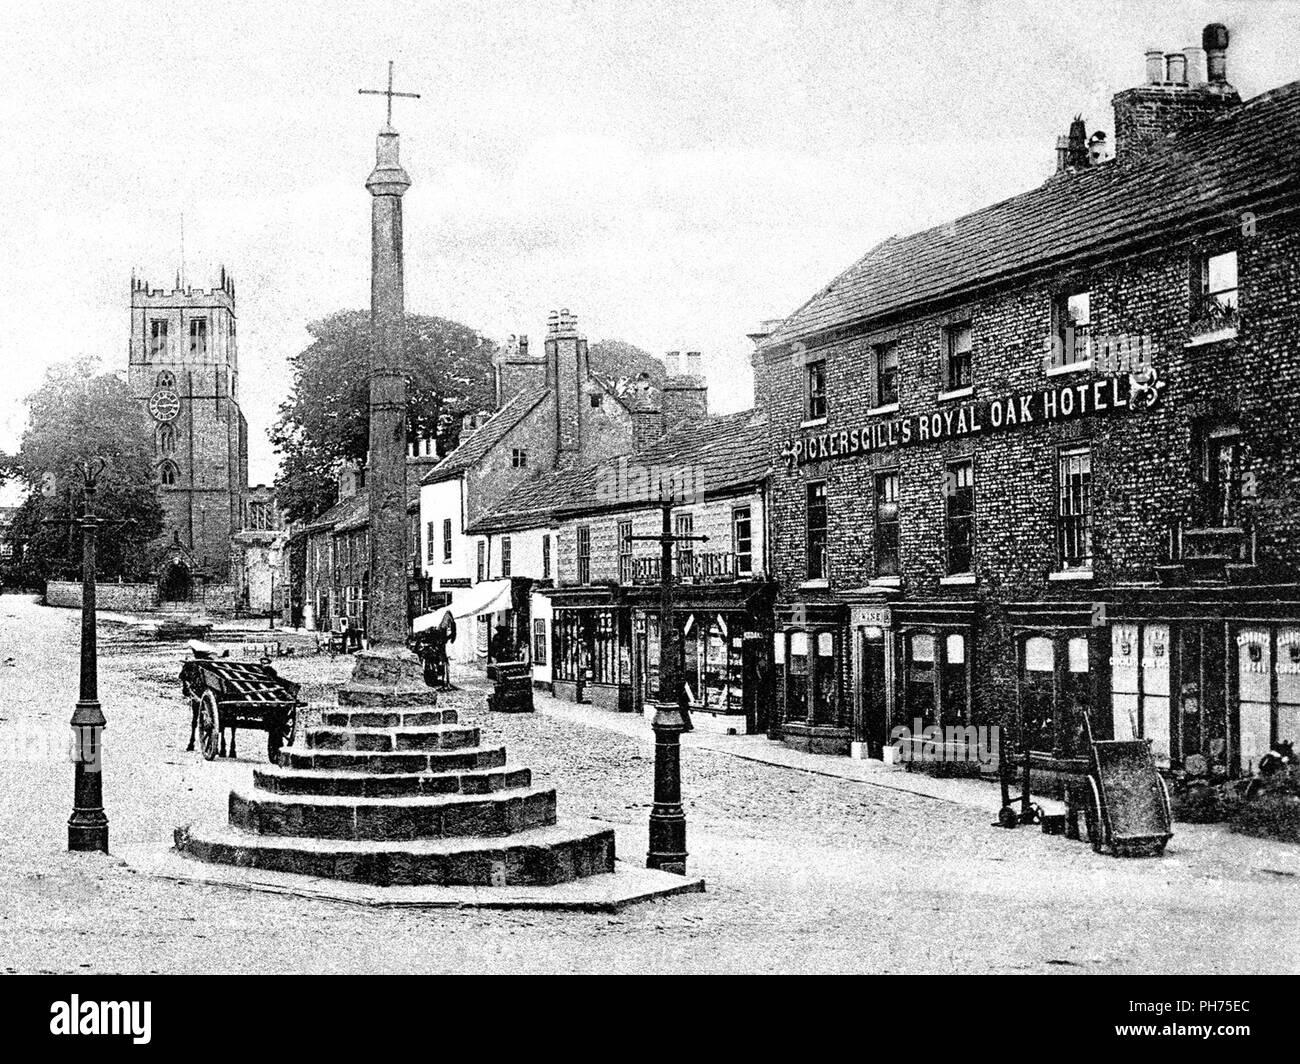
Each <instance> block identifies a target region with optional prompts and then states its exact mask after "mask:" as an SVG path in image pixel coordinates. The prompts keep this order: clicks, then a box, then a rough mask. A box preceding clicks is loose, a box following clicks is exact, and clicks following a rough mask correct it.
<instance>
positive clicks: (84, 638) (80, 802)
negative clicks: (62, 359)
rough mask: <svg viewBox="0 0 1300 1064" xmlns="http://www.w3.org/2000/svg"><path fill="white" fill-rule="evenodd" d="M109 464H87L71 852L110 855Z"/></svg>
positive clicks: (98, 461) (83, 470)
mask: <svg viewBox="0 0 1300 1064" xmlns="http://www.w3.org/2000/svg"><path fill="white" fill-rule="evenodd" d="M106 464H107V463H106V462H105V461H104V459H102V458H95V459H93V460H91V461H88V462H84V463H82V466H81V475H82V484H83V488H84V490H85V506H84V508H83V510H82V516H81V520H80V521H74V522H73V523H74V524H77V525H80V527H81V697H80V698H79V699H78V700H77V708H76V709H75V710H73V713H72V730H73V732H74V734H75V739H76V745H75V747H74V748H73V762H74V767H73V773H74V775H73V799H72V816H70V817H69V818H68V849H69V850H100V851H101V852H103V853H108V816H107V814H105V812H104V776H103V771H102V770H103V752H104V748H103V731H104V728H105V727H106V726H107V724H108V721H106V720H105V719H104V711H103V710H102V709H101V708H100V705H99V674H98V662H97V647H96V632H95V623H96V622H95V549H96V538H97V536H98V532H99V526H100V525H101V524H105V523H106V522H104V521H102V520H101V519H100V518H98V517H96V516H95V488H96V486H97V485H98V482H99V477H100V475H101V474H102V473H103V472H104V467H105V465H106Z"/></svg>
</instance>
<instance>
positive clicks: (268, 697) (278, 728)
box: [180, 651, 304, 762]
mask: <svg viewBox="0 0 1300 1064" xmlns="http://www.w3.org/2000/svg"><path fill="white" fill-rule="evenodd" d="M180 678H181V688H182V690H183V692H184V693H185V695H186V696H187V697H188V698H189V700H190V711H191V719H190V745H189V747H188V749H190V750H193V749H194V735H195V730H196V729H197V731H198V737H199V749H200V750H201V751H202V753H203V757H204V759H205V760H207V761H211V760H212V759H213V758H215V757H217V756H218V755H220V756H221V757H225V756H226V740H225V735H224V734H223V732H224V730H225V729H227V728H229V729H231V732H230V755H229V756H231V757H234V756H235V732H236V731H237V730H238V729H239V728H249V729H252V730H253V731H264V732H266V756H267V757H268V758H269V759H270V760H271V761H272V762H274V761H275V759H276V758H277V757H278V756H279V754H280V749H281V747H283V746H285V745H287V744H289V743H292V742H293V737H294V733H295V731H296V730H297V726H298V707H299V706H301V705H304V703H302V702H299V701H298V688H299V685H298V684H296V683H292V682H291V681H289V680H286V679H284V678H283V677H281V676H279V675H277V673H276V671H275V670H274V669H273V668H271V666H270V665H262V664H257V663H254V662H247V661H231V660H229V659H227V658H212V657H207V656H203V655H202V654H201V653H200V652H199V651H196V652H195V657H194V658H193V659H191V660H190V661H187V662H185V664H184V665H182V666H181V677H180Z"/></svg>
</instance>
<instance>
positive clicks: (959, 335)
mask: <svg viewBox="0 0 1300 1064" xmlns="http://www.w3.org/2000/svg"><path fill="white" fill-rule="evenodd" d="M943 353H944V377H943V381H944V389H945V390H946V391H950V392H952V391H956V390H958V389H959V388H969V387H970V386H971V383H972V381H973V380H974V377H973V375H972V366H971V323H970V322H969V321H960V322H955V323H954V324H952V325H948V326H945V328H944V330H943Z"/></svg>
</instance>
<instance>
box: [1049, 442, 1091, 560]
mask: <svg viewBox="0 0 1300 1064" xmlns="http://www.w3.org/2000/svg"><path fill="white" fill-rule="evenodd" d="M1057 481H1058V483H1057V496H1056V543H1057V551H1058V557H1057V560H1058V562H1059V564H1060V566H1061V568H1062V569H1091V568H1092V453H1091V451H1089V449H1088V448H1087V447H1075V448H1070V449H1068V450H1063V451H1061V453H1060V455H1059V473H1058V478H1057Z"/></svg>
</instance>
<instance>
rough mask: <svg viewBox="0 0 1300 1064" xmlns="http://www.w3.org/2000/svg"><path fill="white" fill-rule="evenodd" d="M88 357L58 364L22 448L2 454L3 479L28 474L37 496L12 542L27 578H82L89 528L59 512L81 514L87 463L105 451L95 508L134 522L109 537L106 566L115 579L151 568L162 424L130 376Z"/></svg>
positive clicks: (38, 398) (103, 554) (101, 567)
mask: <svg viewBox="0 0 1300 1064" xmlns="http://www.w3.org/2000/svg"><path fill="white" fill-rule="evenodd" d="M95 369H96V366H95V363H94V362H93V361H91V360H82V361H79V362H72V363H61V364H59V365H55V366H52V367H50V368H49V369H48V370H47V371H46V374H45V380H44V381H43V382H42V384H41V386H40V387H39V388H38V389H37V390H36V391H35V392H33V393H32V394H31V395H30V396H28V398H27V428H26V429H25V430H24V432H23V437H22V442H21V444H20V446H19V449H18V453H17V454H16V455H11V456H6V457H5V458H4V460H3V461H0V479H6V480H7V479H19V480H21V481H23V482H24V483H25V484H26V485H27V487H28V495H27V498H26V500H25V501H24V502H23V504H22V506H21V507H20V508H19V511H18V513H17V514H15V516H14V521H13V524H12V526H11V528H10V532H9V538H10V542H11V543H12V544H13V546H14V547H15V552H16V556H17V558H18V559H19V562H18V566H19V569H20V572H21V573H22V575H23V576H24V577H25V578H26V579H27V580H45V579H49V578H52V577H56V576H66V577H75V576H76V575H78V574H79V573H80V570H81V533H80V531H79V530H78V529H76V528H72V527H69V526H68V525H66V524H54V525H51V524H48V523H47V522H48V521H50V520H52V519H53V520H65V519H67V518H68V517H79V516H80V515H81V513H82V506H83V502H84V490H83V480H82V475H81V468H82V465H83V463H85V462H89V461H91V460H93V459H97V458H100V459H103V460H104V461H105V463H107V464H106V465H105V468H104V471H103V473H102V474H101V476H100V478H99V482H98V486H97V492H96V495H95V512H96V514H98V515H99V516H101V517H104V518H106V519H108V520H112V521H124V522H127V523H126V524H123V525H119V526H117V527H115V528H114V529H113V532H112V534H111V535H101V536H100V538H99V553H98V571H99V574H100V575H101V576H103V577H107V578H110V579H112V578H116V577H123V578H138V577H143V576H146V575H147V574H148V571H149V558H148V556H147V545H148V544H149V542H150V541H151V540H153V539H154V538H155V537H157V536H158V534H159V533H160V532H161V531H162V521H163V513H162V506H161V505H160V503H159V501H158V484H157V481H156V478H155V475H154V468H153V457H154V455H153V432H152V429H151V428H150V425H149V422H148V418H147V417H146V416H145V413H144V411H143V409H142V408H141V406H140V403H139V402H138V401H137V400H136V399H134V398H133V397H132V395H131V392H130V389H129V388H128V387H127V385H126V382H125V381H123V380H121V379H120V378H119V377H116V376H114V375H113V374H111V373H102V374H98V375H97V374H96V373H95Z"/></svg>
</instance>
